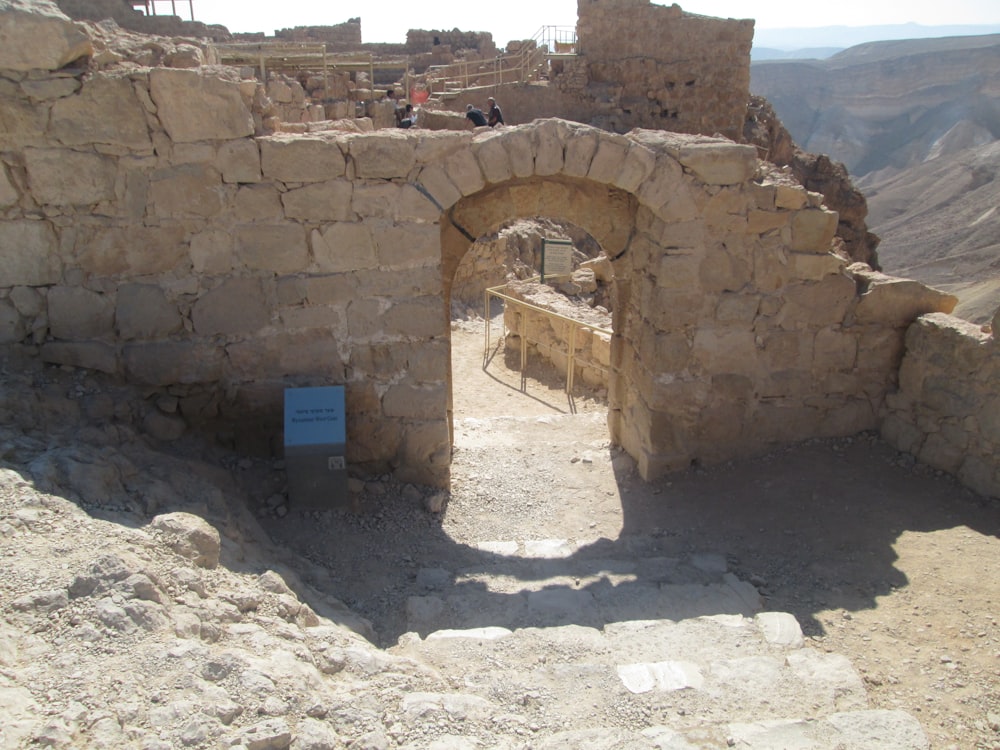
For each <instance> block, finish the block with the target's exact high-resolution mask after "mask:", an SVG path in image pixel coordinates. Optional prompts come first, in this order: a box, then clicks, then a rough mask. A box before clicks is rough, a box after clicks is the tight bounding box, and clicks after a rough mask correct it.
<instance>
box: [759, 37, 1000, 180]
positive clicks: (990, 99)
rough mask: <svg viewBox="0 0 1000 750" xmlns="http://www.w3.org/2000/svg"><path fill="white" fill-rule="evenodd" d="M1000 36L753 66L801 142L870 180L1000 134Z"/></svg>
mask: <svg viewBox="0 0 1000 750" xmlns="http://www.w3.org/2000/svg"><path fill="white" fill-rule="evenodd" d="M998 80H1000V34H992V35H987V36H977V37H949V38H943V39H918V40H904V41H892V42H872V43H869V44H862V45H858V46H856V47H851V48H850V49H847V50H844V51H843V52H841V53H839V54H837V55H834V56H833V57H831V58H829V59H826V60H792V61H769V62H760V63H754V64H753V65H751V82H750V89H751V91H752V92H753V93H754V94H759V95H761V96H764V97H766V98H767V99H768V101H770V102H771V103H772V104H773V105H774V108H775V110H776V111H777V113H778V116H779V117H780V118H781V121H782V122H783V123H784V125H785V127H787V128H788V130H789V132H791V134H792V137H793V138H794V139H795V142H796V143H797V144H798V145H799V146H801V147H802V148H803V149H804V150H806V151H809V152H812V153H823V154H828V155H830V156H831V157H832V158H834V159H835V160H837V161H841V162H843V163H844V164H845V166H846V167H847V168H848V170H849V171H850V173H851V174H852V175H856V176H859V177H860V176H863V175H866V174H868V173H870V172H875V171H878V170H881V169H885V168H887V167H891V168H895V169H904V168H906V167H908V166H913V165H915V164H920V163H922V162H924V161H925V160H927V159H929V158H932V157H934V156H939V155H945V153H946V151H949V152H954V151H958V150H960V149H963V148H967V147H970V146H977V145H983V144H985V143H988V142H990V141H992V140H994V139H995V138H996V136H997V134H1000V86H998V85H997V81H998Z"/></svg>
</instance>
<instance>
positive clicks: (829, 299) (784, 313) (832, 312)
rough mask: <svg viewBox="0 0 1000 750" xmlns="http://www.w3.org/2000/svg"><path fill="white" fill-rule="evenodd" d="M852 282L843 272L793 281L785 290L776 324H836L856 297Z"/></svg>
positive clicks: (801, 326)
mask: <svg viewBox="0 0 1000 750" xmlns="http://www.w3.org/2000/svg"><path fill="white" fill-rule="evenodd" d="M855 294H856V291H855V286H854V282H853V281H852V280H851V279H849V278H846V277H845V276H840V275H836V276H827V277H826V278H825V279H824V280H822V281H814V282H805V283H793V284H792V285H790V286H788V287H786V288H785V290H784V295H783V297H784V305H783V306H782V309H781V313H780V314H779V316H778V318H779V321H778V323H779V325H780V326H781V327H782V328H785V329H795V328H812V327H823V326H829V325H839V324H840V323H842V322H843V320H844V317H845V315H846V314H847V311H848V309H849V308H850V307H851V305H852V304H853V303H854V300H855Z"/></svg>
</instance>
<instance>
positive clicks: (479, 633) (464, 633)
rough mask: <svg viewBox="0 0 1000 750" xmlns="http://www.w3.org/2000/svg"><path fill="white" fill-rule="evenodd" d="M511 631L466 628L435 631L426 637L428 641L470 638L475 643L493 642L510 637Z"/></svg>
mask: <svg viewBox="0 0 1000 750" xmlns="http://www.w3.org/2000/svg"><path fill="white" fill-rule="evenodd" d="M512 633H513V631H511V630H507V628H497V627H488V628H468V629H466V630H435V631H434V632H433V633H431V634H429V635H428V636H427V640H428V641H438V640H446V639H450V638H471V639H474V640H477V641H495V640H498V639H500V638H504V637H506V636H508V635H511V634H512Z"/></svg>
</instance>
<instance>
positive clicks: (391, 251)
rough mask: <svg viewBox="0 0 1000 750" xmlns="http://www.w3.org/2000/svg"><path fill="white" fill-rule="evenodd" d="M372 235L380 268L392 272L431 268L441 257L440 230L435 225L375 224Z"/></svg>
mask: <svg viewBox="0 0 1000 750" xmlns="http://www.w3.org/2000/svg"><path fill="white" fill-rule="evenodd" d="M372 236H373V237H374V240H375V248H376V254H377V257H378V263H379V265H380V266H385V267H387V268H389V269H398V268H405V267H412V266H422V265H429V264H432V263H435V262H436V261H437V259H439V258H440V257H441V231H440V229H439V228H438V227H437V226H435V225H433V224H392V225H383V224H376V225H375V226H373V227H372Z"/></svg>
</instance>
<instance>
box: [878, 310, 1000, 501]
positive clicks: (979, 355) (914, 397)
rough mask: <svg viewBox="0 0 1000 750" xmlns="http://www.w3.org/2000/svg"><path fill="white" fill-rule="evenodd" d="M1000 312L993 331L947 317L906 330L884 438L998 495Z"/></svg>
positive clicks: (930, 318)
mask: <svg viewBox="0 0 1000 750" xmlns="http://www.w3.org/2000/svg"><path fill="white" fill-rule="evenodd" d="M998 330H1000V310H998V311H997V314H996V315H995V316H994V318H993V324H992V326H978V325H973V324H972V323H968V322H966V321H964V320H959V319H958V318H953V317H951V316H948V315H943V314H933V315H925V316H922V317H920V318H918V319H917V322H916V323H914V324H913V325H912V326H910V328H909V330H908V331H907V333H906V354H905V356H904V357H903V364H902V367H901V368H900V371H899V391H898V392H897V393H894V394H891V395H890V396H889V397H888V399H887V400H886V406H887V408H888V415H887V416H886V419H885V421H884V422H883V424H882V436H883V437H884V438H885V439H886V440H887V441H888V442H889V443H891V444H892V445H894V446H896V447H897V448H899V449H900V450H901V451H905V452H907V453H911V454H913V455H914V456H916V457H917V458H918V459H919V460H920V461H922V462H923V463H926V464H928V465H930V466H933V467H935V468H937V469H940V470H941V471H946V472H948V473H949V474H954V475H955V476H957V477H958V478H959V479H960V480H961V481H962V483H963V484H965V485H967V486H968V487H971V488H972V489H973V490H975V491H976V492H978V493H980V494H982V495H992V496H993V497H998V498H1000V387H998V384H1000V339H998V338H997V331H998Z"/></svg>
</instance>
